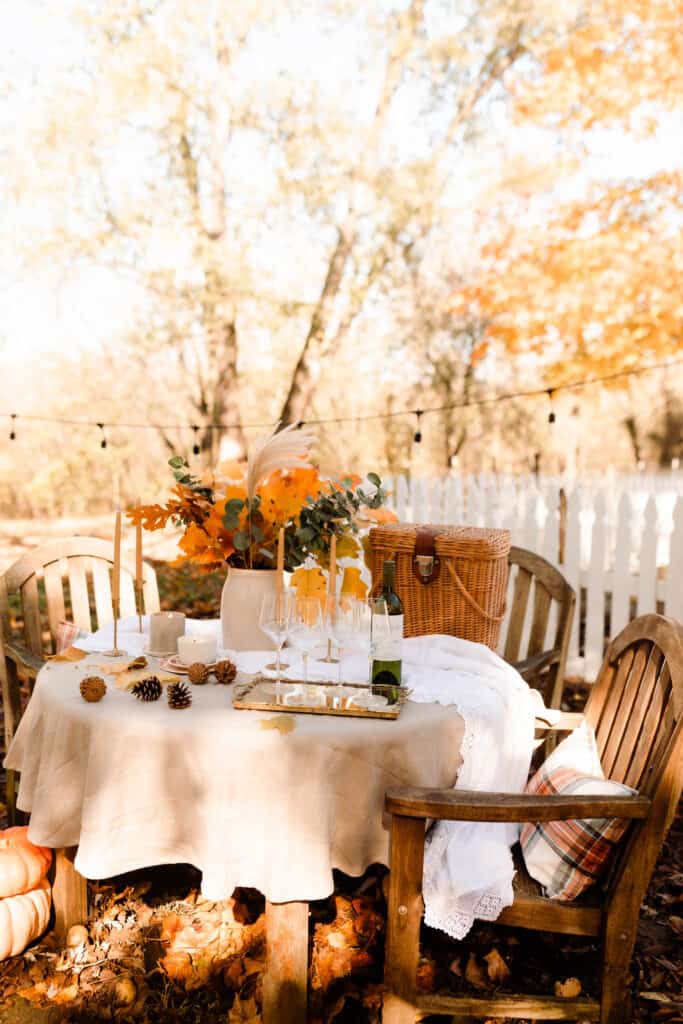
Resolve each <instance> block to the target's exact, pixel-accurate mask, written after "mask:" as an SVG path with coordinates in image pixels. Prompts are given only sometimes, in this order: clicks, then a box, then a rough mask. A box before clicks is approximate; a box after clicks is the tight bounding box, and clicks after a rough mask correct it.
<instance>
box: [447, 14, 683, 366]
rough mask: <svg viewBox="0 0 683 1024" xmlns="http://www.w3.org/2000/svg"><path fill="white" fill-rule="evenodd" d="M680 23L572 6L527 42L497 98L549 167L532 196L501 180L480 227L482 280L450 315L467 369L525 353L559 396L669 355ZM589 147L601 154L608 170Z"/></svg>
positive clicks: (461, 292) (677, 327)
mask: <svg viewBox="0 0 683 1024" xmlns="http://www.w3.org/2000/svg"><path fill="white" fill-rule="evenodd" d="M682 13H683V9H682V7H681V4H680V2H679V0H653V2H640V0H600V2H597V3H593V4H590V5H589V6H584V5H570V7H569V9H568V11H565V13H564V14H563V17H562V19H561V21H560V22H559V23H557V24H555V25H554V26H552V27H550V26H548V27H547V28H546V30H545V31H543V32H541V33H539V35H538V37H537V38H536V39H535V40H532V41H531V42H530V43H529V45H528V51H529V53H528V56H529V60H528V63H527V64H526V66H525V67H524V68H523V69H522V68H521V66H520V65H518V66H517V70H518V72H519V74H518V75H517V76H516V78H515V80H514V81H513V82H510V83H509V86H510V95H511V97H512V101H513V103H514V104H515V110H516V116H517V123H518V125H519V127H520V129H527V130H529V129H530V128H532V127H533V129H534V130H535V131H536V132H537V133H539V132H540V133H541V134H540V135H538V136H537V137H538V138H540V139H545V141H546V145H547V152H549V153H552V154H553V157H552V159H550V160H547V161H545V164H546V166H545V174H546V176H547V182H548V183H547V184H546V187H545V188H544V189H543V190H536V189H534V188H533V187H532V188H530V187H529V184H528V182H529V178H528V177H526V178H525V177H523V178H522V181H521V183H520V184H516V183H515V182H514V181H513V182H512V183H511V186H510V195H509V197H508V201H507V202H506V203H504V204H501V203H500V202H499V203H498V204H496V205H495V206H492V207H491V209H489V210H488V211H487V212H486V214H485V215H484V216H482V222H484V224H485V228H484V229H485V230H486V231H488V233H489V238H490V239H491V240H490V242H489V244H488V245H487V246H486V247H485V248H484V251H483V260H482V265H481V267H480V272H479V273H478V274H477V275H473V276H472V277H471V278H470V279H469V280H468V281H467V282H465V283H464V285H463V287H461V288H459V289H458V290H457V291H456V293H455V294H454V296H453V299H452V304H451V309H452V313H453V314H454V316H455V317H456V318H463V317H469V318H471V317H472V316H473V315H476V317H477V319H478V321H479V323H480V325H481V329H482V343H481V345H480V347H479V349H478V351H477V357H478V358H483V357H484V356H485V355H486V354H487V353H489V352H490V351H491V350H492V349H495V348H496V346H498V347H499V348H501V347H502V349H503V350H504V351H506V352H507V353H509V354H512V355H513V356H514V355H519V354H520V353H524V352H531V353H533V354H534V355H536V356H539V357H541V358H542V359H543V362H544V363H545V364H546V374H547V379H548V382H549V383H561V382H565V381H567V380H571V379H574V378H581V377H587V376H588V377H590V376H595V375H602V374H608V373H611V372H615V371H620V370H622V369H627V368H629V367H633V366H637V365H642V364H646V363H648V362H655V361H658V360H666V359H667V358H670V357H672V356H673V355H674V354H675V353H676V352H678V353H680V351H681V348H682V346H683V306H681V301H680V288H679V284H677V282H679V283H680V280H681V273H682V271H683V249H682V247H681V244H680V232H681V227H683V173H681V171H680V168H679V167H678V166H676V164H677V163H679V161H678V160H677V158H676V156H675V154H676V145H677V144H676V125H677V123H678V124H679V125H680V122H679V121H678V117H679V116H680V113H681V109H682V106H683V73H682V68H683V64H682V58H683V36H682V34H681V32H680V24H681V15H682ZM648 141H649V142H653V143H654V153H655V154H656V156H655V159H654V160H650V161H646V160H644V159H641V157H642V150H643V148H644V147H645V145H646V143H647V142H648ZM596 147H599V148H602V149H603V151H604V149H605V147H609V149H610V150H611V158H610V160H609V161H608V162H607V164H608V165H607V166H605V164H606V161H605V160H604V159H603V160H602V161H596V160H595V156H594V154H595V151H596ZM651 152H652V150H651ZM648 164H649V166H648ZM548 169H550V172H551V173H550V174H548ZM579 170H582V171H583V172H584V174H585V180H580V179H579V177H578V171H579Z"/></svg>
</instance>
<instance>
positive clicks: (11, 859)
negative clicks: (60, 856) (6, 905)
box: [0, 825, 52, 898]
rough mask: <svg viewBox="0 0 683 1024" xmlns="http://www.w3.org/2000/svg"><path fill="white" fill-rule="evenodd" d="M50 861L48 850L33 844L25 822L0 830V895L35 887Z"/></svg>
mask: <svg viewBox="0 0 683 1024" xmlns="http://www.w3.org/2000/svg"><path fill="white" fill-rule="evenodd" d="M51 862H52V850H49V849H48V848H47V847H46V846H35V845H34V844H33V843H32V842H31V841H30V839H29V838H28V827H27V826H26V825H18V826H16V827H15V828H8V829H5V831H4V832H0V898H4V897H6V896H18V895H19V894H20V893H22V892H28V891H29V889H35V887H36V886H37V885H38V882H40V880H41V878H44V877H45V875H46V874H47V870H48V868H49V867H50V863H51Z"/></svg>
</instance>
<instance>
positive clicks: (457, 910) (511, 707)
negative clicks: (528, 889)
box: [403, 635, 539, 939]
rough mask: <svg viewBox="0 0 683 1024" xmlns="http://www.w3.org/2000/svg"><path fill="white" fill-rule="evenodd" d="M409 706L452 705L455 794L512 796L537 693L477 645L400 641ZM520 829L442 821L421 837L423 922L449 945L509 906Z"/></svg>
mask: <svg viewBox="0 0 683 1024" xmlns="http://www.w3.org/2000/svg"><path fill="white" fill-rule="evenodd" d="M403 668H404V683H405V685H406V686H409V687H410V688H411V689H412V695H411V700H414V701H421V702H436V703H439V704H453V705H455V706H456V707H457V709H458V712H459V713H460V715H461V716H462V718H463V719H464V722H465V738H464V740H463V748H462V756H463V763H462V767H461V769H460V772H459V774H458V784H457V788H458V789H475V790H488V791H492V792H507V793H518V792H521V791H522V790H523V789H524V786H525V783H526V779H527V774H528V771H529V763H530V761H531V754H532V749H533V737H534V717H535V713H536V712H537V711H538V706H539V701H538V696H539V695H538V694H536V693H535V691H533V690H530V688H529V687H528V686H527V684H526V683H525V682H524V680H523V679H522V677H521V676H520V675H519V673H518V672H517V671H516V670H515V669H513V668H512V667H511V666H510V665H508V664H507V663H506V662H504V661H503V660H502V658H500V657H498V655H497V654H495V653H494V652H493V651H491V650H489V648H488V647H485V646H484V645H482V644H474V643H471V642H470V641H468V640H460V639H459V638H457V637H452V636H441V635H436V636H428V637H415V638H414V639H409V640H404V647H403ZM518 833H519V826H518V825H515V824H510V825H508V824H500V823H494V822H491V823H489V822H468V821H440V822H437V823H436V824H435V825H434V826H433V827H432V829H431V831H430V832H429V834H428V836H427V842H426V848H425V864H424V878H423V896H424V902H425V922H426V923H427V924H428V925H430V926H431V927H432V928H439V929H441V930H442V931H444V932H446V933H447V934H448V935H451V936H452V937H453V938H455V939H461V938H463V937H464V936H465V935H466V934H467V932H468V931H469V930H470V928H471V927H472V924H473V922H474V920H475V918H482V919H483V920H486V921H493V920H495V918H497V917H498V915H499V914H500V912H501V911H502V910H503V908H504V907H506V906H509V905H510V904H511V903H512V899H513V895H512V878H513V875H514V868H513V863H512V855H511V853H510V848H511V846H512V845H513V844H514V843H515V841H516V840H517V837H518Z"/></svg>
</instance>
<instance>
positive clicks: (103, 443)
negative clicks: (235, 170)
mask: <svg viewBox="0 0 683 1024" xmlns="http://www.w3.org/2000/svg"><path fill="white" fill-rule="evenodd" d="M97 426H98V427H99V428H100V431H101V432H102V438H101V440H100V448H106V447H107V435H106V434H105V432H104V423H98V424H97Z"/></svg>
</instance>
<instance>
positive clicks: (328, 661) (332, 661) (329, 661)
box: [315, 640, 339, 665]
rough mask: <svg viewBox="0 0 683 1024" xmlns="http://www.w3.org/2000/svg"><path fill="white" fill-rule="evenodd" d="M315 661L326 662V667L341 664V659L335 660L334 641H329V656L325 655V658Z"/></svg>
mask: <svg viewBox="0 0 683 1024" xmlns="http://www.w3.org/2000/svg"><path fill="white" fill-rule="evenodd" d="M315 660H316V661H322V662H325V664H326V665H338V664H339V658H335V657H334V655H333V654H332V641H331V640H328V641H327V654H326V655H325V657H324V658H316V659H315Z"/></svg>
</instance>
